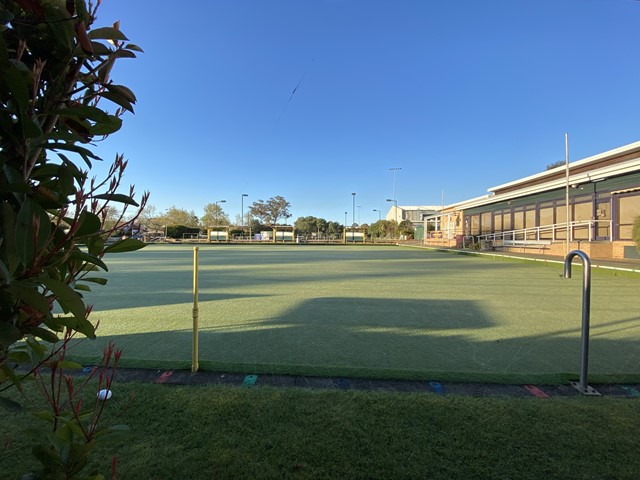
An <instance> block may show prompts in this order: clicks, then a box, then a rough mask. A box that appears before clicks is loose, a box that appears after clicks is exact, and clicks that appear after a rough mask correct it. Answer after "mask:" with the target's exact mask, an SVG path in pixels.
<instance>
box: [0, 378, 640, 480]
mask: <svg viewBox="0 0 640 480" xmlns="http://www.w3.org/2000/svg"><path fill="white" fill-rule="evenodd" d="M103 420H104V421H103V423H102V425H103V426H106V425H113V424H116V423H124V424H127V425H129V427H130V428H131V431H132V435H131V437H130V438H129V440H128V441H127V442H125V443H124V444H121V445H117V446H113V447H112V448H111V449H103V450H101V451H100V452H99V454H98V455H97V456H96V457H94V461H95V463H96V464H97V465H99V468H100V471H101V473H103V474H105V475H106V476H107V478H109V466H110V464H111V458H112V455H113V454H114V453H115V454H116V455H117V457H118V465H119V467H118V476H117V478H118V479H119V480H127V479H148V480H176V479H190V480H197V479H211V478H220V479H227V478H229V479H231V478H233V479H245V478H246V479H272V478H285V479H331V478H335V479H345V478H348V479H365V478H366V479H385V480H386V479H414V478H429V479H541V478H563V479H581V480H587V479H618V480H624V479H637V478H638V472H639V471H640V455H638V451H640V436H639V435H638V432H640V402H639V401H637V400H633V399H615V398H593V397H590V398H576V397H573V398H553V399H550V400H540V399H536V398H533V397H531V398H507V397H505V398H466V397H449V396H447V397H441V396H437V395H432V394H403V393H380V392H354V391H349V392H344V391H310V390H304V389H295V390H294V389H277V390H276V389H271V388H264V387H258V388H229V387H175V386H163V385H153V384H136V383H119V384H117V385H115V386H114V396H113V398H112V399H111V400H109V402H108V403H107V409H106V416H105V417H104V419H103ZM33 425H40V426H43V425H44V423H43V422H42V421H40V420H35V419H34V417H32V416H31V415H30V414H21V415H20V416H19V417H16V416H14V415H12V414H6V413H5V414H3V415H1V416H0V432H2V437H1V438H2V442H3V444H2V446H1V447H0V448H2V454H1V455H0V477H1V478H2V479H7V480H9V479H18V478H20V476H21V474H23V473H25V471H27V470H29V469H33V468H36V465H35V463H34V460H33V459H32V458H31V455H30V446H31V445H32V444H31V443H30V442H29V441H28V439H27V438H26V437H25V436H24V435H23V434H22V433H21V432H22V430H23V429H24V428H27V427H28V426H33Z"/></svg>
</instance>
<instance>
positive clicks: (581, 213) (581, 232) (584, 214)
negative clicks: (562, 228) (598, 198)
mask: <svg viewBox="0 0 640 480" xmlns="http://www.w3.org/2000/svg"><path fill="white" fill-rule="evenodd" d="M571 210H572V212H571V220H572V221H573V222H586V221H588V220H591V218H592V215H593V204H592V203H591V202H589V203H576V204H574V205H572V206H571ZM590 229H591V227H590V225H589V224H588V223H584V224H583V223H574V226H573V238H574V239H576V240H588V239H589V231H590Z"/></svg>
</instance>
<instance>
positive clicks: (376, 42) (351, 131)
mask: <svg viewBox="0 0 640 480" xmlns="http://www.w3.org/2000/svg"><path fill="white" fill-rule="evenodd" d="M100 12H101V13H100V18H99V20H98V22H97V25H98V26H103V25H106V24H110V23H112V22H113V21H114V20H116V19H120V20H121V29H122V30H123V31H124V32H125V34H127V35H128V37H129V39H130V40H131V41H132V42H134V43H136V44H138V45H140V46H141V47H142V48H144V50H145V53H144V54H141V55H140V58H139V59H137V60H127V59H125V60H122V61H120V62H119V65H117V67H116V68H115V69H114V71H113V74H112V78H113V79H114V81H115V82H116V83H122V84H125V85H128V86H130V87H131V88H132V89H133V90H134V91H135V93H136V94H137V96H138V105H137V108H136V115H135V116H132V115H128V116H127V117H126V119H125V123H124V127H123V130H121V131H120V132H119V133H117V134H116V135H114V136H113V137H112V138H110V139H109V140H108V141H106V142H103V143H102V144H100V147H99V152H100V153H101V154H102V155H103V156H104V157H105V159H110V158H112V157H113V155H114V154H115V152H122V153H125V155H126V157H127V158H129V160H130V166H129V170H128V174H127V178H126V180H127V182H129V183H135V184H136V187H137V189H138V190H142V189H146V190H150V191H151V204H153V205H154V206H155V207H156V208H157V209H158V211H160V212H161V211H162V210H164V209H166V208H168V207H170V206H172V205H176V206H177V207H180V208H185V209H187V210H194V211H195V212H196V214H197V215H198V216H201V215H202V214H203V212H202V207H203V206H204V205H205V204H206V203H210V202H215V201H216V200H221V199H225V200H226V201H227V203H226V204H225V205H224V207H225V211H226V213H227V214H229V216H230V218H231V219H234V218H235V216H236V214H238V213H239V212H240V200H241V194H242V193H247V194H248V195H249V197H248V198H245V208H246V206H247V205H248V204H250V203H251V202H253V201H255V200H258V199H264V200H266V199H268V198H269V197H272V196H275V195H282V196H283V197H285V198H286V199H287V200H289V201H290V202H291V204H292V213H293V217H292V220H295V219H296V218H297V217H299V216H306V215H314V216H319V217H324V218H326V219H328V220H335V221H339V222H341V223H342V222H343V221H344V212H345V211H347V212H349V223H350V222H351V215H352V197H351V193H352V192H356V193H357V197H356V202H357V205H361V206H362V208H361V210H360V222H361V223H365V222H372V221H375V220H377V213H375V212H373V211H372V210H373V209H374V208H378V209H382V210H383V212H386V210H387V209H388V207H389V204H388V203H386V202H385V199H386V198H390V197H391V196H392V190H393V175H392V172H391V171H389V168H391V167H401V168H402V170H400V171H399V172H398V175H397V195H396V196H397V199H398V204H399V205H429V204H439V203H440V202H441V192H442V190H444V194H445V203H447V204H448V203H453V202H457V201H461V200H465V199H468V198H472V197H476V196H479V195H483V194H485V193H486V190H487V188H488V187H492V186H495V185H498V184H501V183H505V182H508V181H511V180H515V179H518V178H521V177H524V176H527V175H531V174H534V173H538V172H540V171H542V170H544V168H545V167H546V165H547V164H548V163H551V162H554V161H558V160H563V159H564V133H565V132H568V133H569V139H570V158H571V160H572V161H574V160H578V159H581V158H584V157H587V156H590V155H594V154H597V153H601V152H603V151H606V150H609V149H612V148H616V147H619V146H622V145H625V144H627V143H631V142H634V141H637V140H640V121H639V120H640V2H637V1H634V0H485V1H478V0H457V1H444V0H440V1H426V0H411V1H409V0H407V1H403V0H385V1H382V0H316V1H313V0H307V1H300V0H286V1H285V0H269V1H266V0H224V1H223V0H211V1H202V2H200V1H198V2H175V1H168V0H156V1H154V2H147V1H131V0H103V4H102V7H101V10H100ZM301 79H302V81H301V82H300V80H301ZM299 82H300V84H299V85H298V83H299ZM296 85H298V88H297V90H296V91H295V94H293V96H292V92H293V90H294V88H295V87H296ZM289 99H291V101H290V102H289ZM356 221H358V213H356Z"/></svg>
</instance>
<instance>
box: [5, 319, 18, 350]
mask: <svg viewBox="0 0 640 480" xmlns="http://www.w3.org/2000/svg"><path fill="white" fill-rule="evenodd" d="M21 338H22V332H21V331H20V330H19V329H18V328H17V327H15V326H13V325H12V324H10V323H7V322H0V344H2V345H5V346H9V345H13V344H14V343H16V342H17V341H18V340H20V339H21Z"/></svg>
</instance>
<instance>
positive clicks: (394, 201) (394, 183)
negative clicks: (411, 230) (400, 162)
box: [389, 167, 402, 238]
mask: <svg viewBox="0 0 640 480" xmlns="http://www.w3.org/2000/svg"><path fill="white" fill-rule="evenodd" d="M389 170H391V171H392V172H393V197H392V198H393V204H394V205H395V207H396V238H398V202H397V200H396V173H397V172H398V170H402V168H401V167H393V168H390V169H389Z"/></svg>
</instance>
